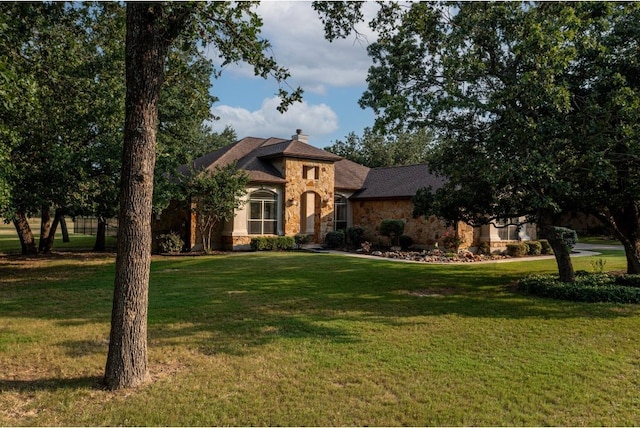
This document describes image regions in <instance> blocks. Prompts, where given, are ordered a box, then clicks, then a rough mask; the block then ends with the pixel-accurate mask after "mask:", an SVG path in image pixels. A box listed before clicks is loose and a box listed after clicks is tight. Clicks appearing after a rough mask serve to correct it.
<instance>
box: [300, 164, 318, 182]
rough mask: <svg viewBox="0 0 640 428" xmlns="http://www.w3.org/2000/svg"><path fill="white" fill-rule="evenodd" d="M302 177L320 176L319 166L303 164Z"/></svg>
mask: <svg viewBox="0 0 640 428" xmlns="http://www.w3.org/2000/svg"><path fill="white" fill-rule="evenodd" d="M302 178H304V179H305V180H317V179H318V178H320V167H318V166H306V165H305V166H303V167H302Z"/></svg>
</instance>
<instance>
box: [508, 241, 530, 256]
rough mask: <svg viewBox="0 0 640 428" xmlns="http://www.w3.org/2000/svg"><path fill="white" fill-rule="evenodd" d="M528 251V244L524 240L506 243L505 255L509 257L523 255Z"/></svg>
mask: <svg viewBox="0 0 640 428" xmlns="http://www.w3.org/2000/svg"><path fill="white" fill-rule="evenodd" d="M528 253H529V245H528V244H527V243H526V242H515V243H513V244H507V255H508V256H510V257H524V256H526V255H527V254H528Z"/></svg>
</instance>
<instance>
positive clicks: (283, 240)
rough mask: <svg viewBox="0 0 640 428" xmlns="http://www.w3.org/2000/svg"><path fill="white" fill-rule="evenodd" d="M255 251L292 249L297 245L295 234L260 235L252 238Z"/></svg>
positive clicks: (252, 247)
mask: <svg viewBox="0 0 640 428" xmlns="http://www.w3.org/2000/svg"><path fill="white" fill-rule="evenodd" d="M250 245H251V249H252V250H253V251H272V250H292V249H293V247H294V245H295V239H294V238H293V236H259V237H257V238H253V239H251V244H250Z"/></svg>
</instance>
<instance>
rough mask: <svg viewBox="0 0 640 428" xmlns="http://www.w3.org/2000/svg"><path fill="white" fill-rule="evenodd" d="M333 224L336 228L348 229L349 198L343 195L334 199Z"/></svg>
mask: <svg viewBox="0 0 640 428" xmlns="http://www.w3.org/2000/svg"><path fill="white" fill-rule="evenodd" d="M333 224H334V228H335V230H346V229H347V198H345V197H344V196H342V195H336V196H335V198H334V199H333Z"/></svg>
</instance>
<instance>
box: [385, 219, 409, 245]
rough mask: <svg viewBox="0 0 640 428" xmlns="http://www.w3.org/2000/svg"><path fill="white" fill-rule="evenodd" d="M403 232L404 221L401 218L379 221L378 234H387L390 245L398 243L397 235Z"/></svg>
mask: <svg viewBox="0 0 640 428" xmlns="http://www.w3.org/2000/svg"><path fill="white" fill-rule="evenodd" d="M403 232H404V221H402V220H382V223H380V235H382V236H388V237H389V239H391V245H396V244H397V243H398V241H397V240H398V237H399V236H401V235H402V233H403Z"/></svg>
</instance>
